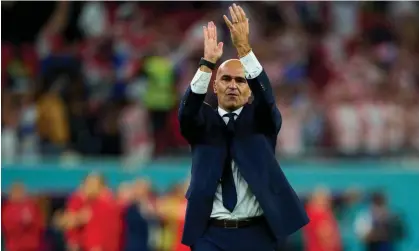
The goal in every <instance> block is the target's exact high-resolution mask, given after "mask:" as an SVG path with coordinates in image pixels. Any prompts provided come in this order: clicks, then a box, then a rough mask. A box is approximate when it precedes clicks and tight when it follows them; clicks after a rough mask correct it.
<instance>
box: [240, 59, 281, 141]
mask: <svg viewBox="0 0 419 251" xmlns="http://www.w3.org/2000/svg"><path fill="white" fill-rule="evenodd" d="M240 61H241V62H242V64H243V67H244V70H245V74H246V79H247V82H248V84H249V87H250V89H251V90H252V93H253V96H254V101H253V102H254V104H255V106H256V121H257V123H258V127H259V128H260V129H261V131H262V132H263V133H265V134H268V135H273V134H274V135H277V134H278V133H279V130H280V129H281V125H282V117H281V113H280V112H279V110H278V108H277V106H276V102H275V97H274V94H273V91H272V86H271V83H270V81H269V78H268V75H267V74H266V72H265V71H264V70H263V68H262V66H261V65H260V63H259V61H258V60H257V58H256V56H255V54H254V53H253V52H252V51H251V52H250V53H249V54H247V55H246V56H244V57H242V58H240Z"/></svg>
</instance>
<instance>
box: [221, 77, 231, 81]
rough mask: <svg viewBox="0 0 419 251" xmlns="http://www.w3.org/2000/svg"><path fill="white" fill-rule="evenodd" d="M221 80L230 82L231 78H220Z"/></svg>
mask: <svg viewBox="0 0 419 251" xmlns="http://www.w3.org/2000/svg"><path fill="white" fill-rule="evenodd" d="M221 80H223V81H231V77H230V76H222V77H221Z"/></svg>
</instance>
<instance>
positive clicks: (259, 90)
mask: <svg viewBox="0 0 419 251" xmlns="http://www.w3.org/2000/svg"><path fill="white" fill-rule="evenodd" d="M229 10H230V15H231V19H232V21H230V20H229V19H228V17H227V16H225V15H224V20H225V22H226V24H227V26H228V28H229V29H230V33H231V40H232V42H233V45H234V46H235V47H236V49H237V53H238V55H239V57H240V61H241V63H242V65H243V67H244V70H245V74H246V79H247V82H248V84H249V87H250V89H251V90H252V93H253V96H254V101H253V102H254V105H255V106H256V122H257V123H258V127H259V128H260V130H261V131H262V132H263V133H265V134H268V135H273V134H275V135H276V134H278V133H279V130H280V129H281V124H282V118H281V114H280V112H279V110H278V108H277V107H276V102H275V97H274V95H273V92H272V86H271V83H270V82H269V78H268V76H267V75H266V73H265V71H264V70H263V68H262V66H261V64H260V63H259V61H258V60H257V58H256V56H255V54H254V53H253V51H252V49H251V47H250V44H249V21H248V19H247V17H246V14H245V13H244V10H243V9H242V8H241V7H240V6H238V5H236V4H233V6H231V7H230V8H229Z"/></svg>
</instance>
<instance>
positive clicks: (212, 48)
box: [204, 22, 223, 63]
mask: <svg viewBox="0 0 419 251" xmlns="http://www.w3.org/2000/svg"><path fill="white" fill-rule="evenodd" d="M222 55H223V42H219V43H218V42H217V27H216V26H215V24H214V22H209V23H208V26H204V58H205V59H206V60H208V61H210V62H212V63H216V62H217V61H218V59H220V57H221V56H222Z"/></svg>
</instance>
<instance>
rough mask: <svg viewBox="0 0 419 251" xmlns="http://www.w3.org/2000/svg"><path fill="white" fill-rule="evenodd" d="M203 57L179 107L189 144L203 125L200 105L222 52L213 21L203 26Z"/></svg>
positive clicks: (184, 133) (181, 125)
mask: <svg viewBox="0 0 419 251" xmlns="http://www.w3.org/2000/svg"><path fill="white" fill-rule="evenodd" d="M203 29H204V57H203V58H202V60H201V61H200V66H199V69H198V70H197V72H196V74H195V76H194V78H193V79H192V81H191V85H190V86H189V87H188V89H187V90H186V92H185V94H184V95H183V98H182V100H181V103H180V107H179V115H178V117H179V123H180V130H181V133H182V135H183V137H185V139H187V140H188V142H189V143H190V144H191V143H193V142H194V141H195V140H196V138H197V136H198V135H199V134H200V131H201V130H200V129H201V128H202V126H203V125H204V123H205V121H204V116H203V114H202V109H201V107H202V105H203V103H204V99H205V95H206V93H207V89H208V85H209V83H210V80H211V75H212V71H213V70H214V68H215V64H216V63H217V61H218V59H220V57H221V55H222V54H223V43H222V42H220V43H217V28H216V27H215V24H214V23H213V22H209V23H208V26H207V27H206V26H204V27H203Z"/></svg>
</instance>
